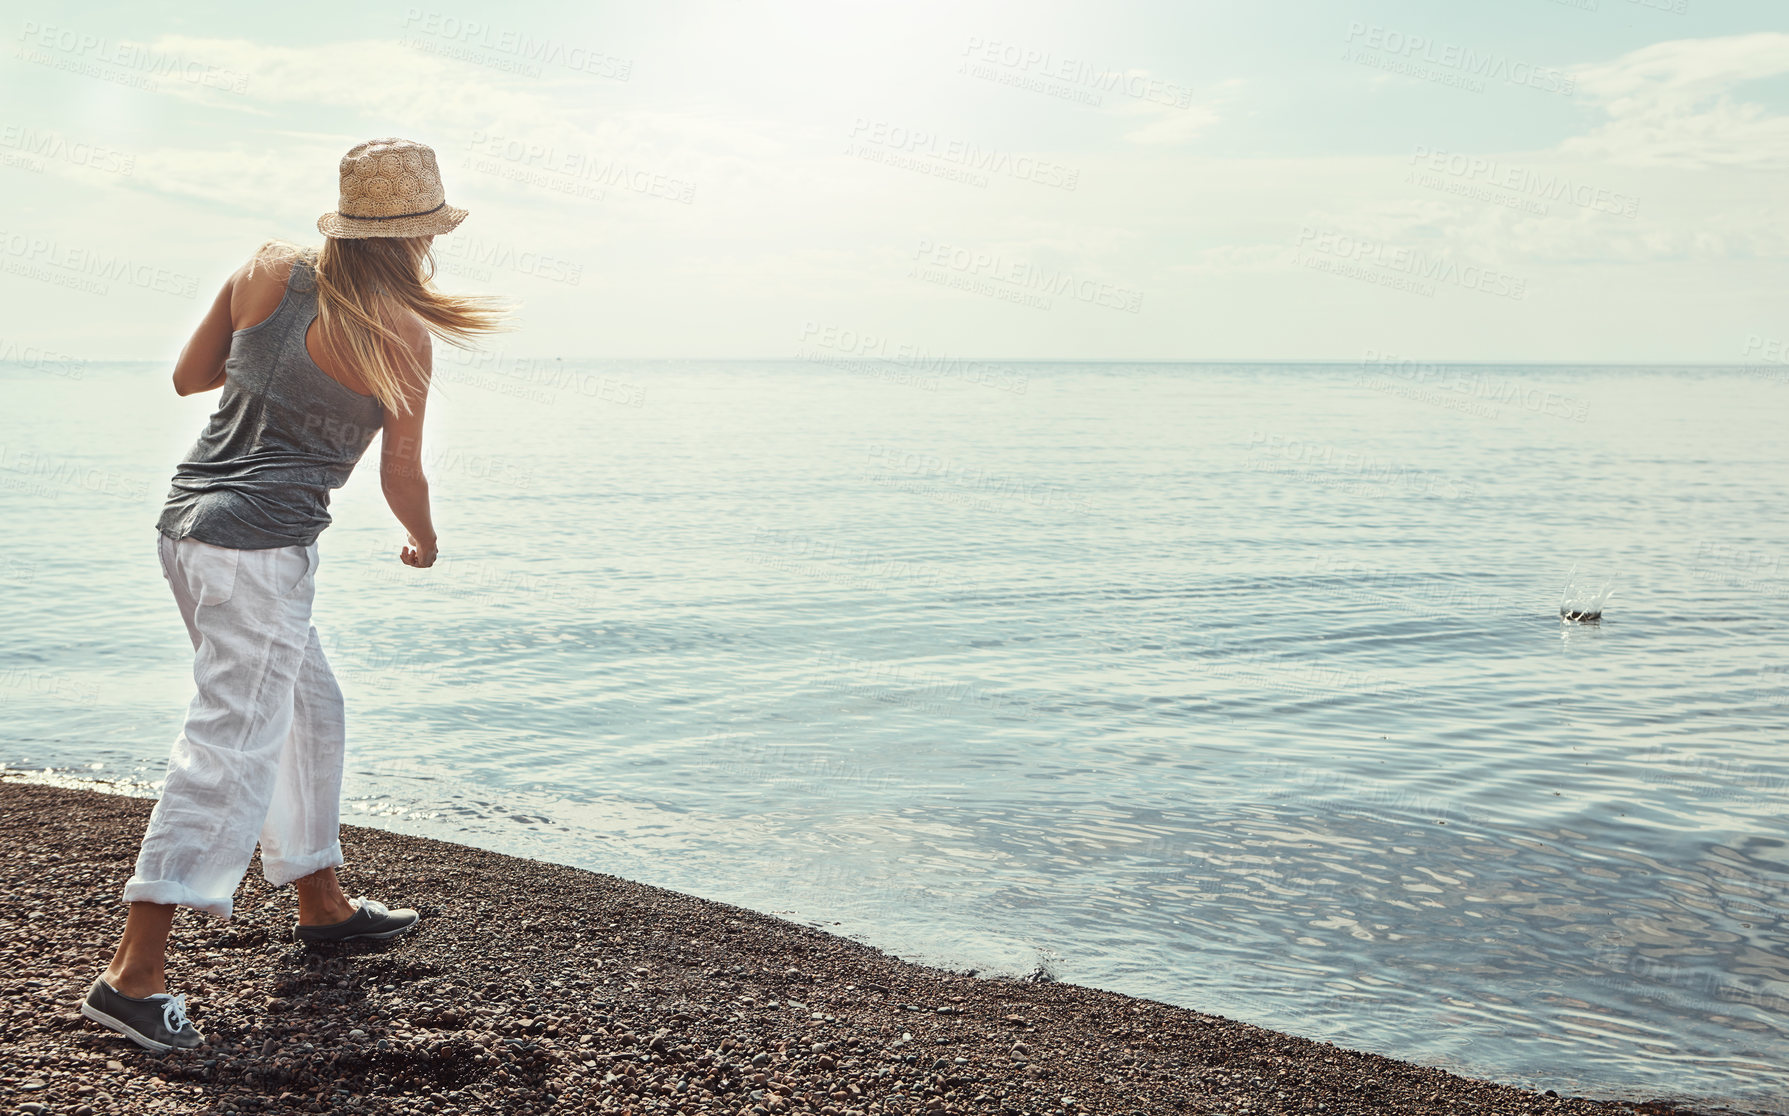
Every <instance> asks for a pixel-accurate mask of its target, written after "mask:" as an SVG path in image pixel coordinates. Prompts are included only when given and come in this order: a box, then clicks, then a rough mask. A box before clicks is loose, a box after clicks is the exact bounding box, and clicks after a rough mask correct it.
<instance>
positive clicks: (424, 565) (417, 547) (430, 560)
mask: <svg viewBox="0 0 1789 1116" xmlns="http://www.w3.org/2000/svg"><path fill="white" fill-rule="evenodd" d="M405 537H406V538H408V539H409V540H410V545H409V546H406V547H404V548H403V549H402V550H400V551H398V558H399V560H401V561H402V562H403V563H404V565H406V566H415V567H416V568H417V569H419V570H426V569H428V568H429V567H430V566H432V565H434V564H435V540H434V539H433V538H431V539H429V541H428V544H427V545H426V546H425V545H423V544H422V543H419V542H417V541H416V536H415V535H411V534H408V533H406V536H405Z"/></svg>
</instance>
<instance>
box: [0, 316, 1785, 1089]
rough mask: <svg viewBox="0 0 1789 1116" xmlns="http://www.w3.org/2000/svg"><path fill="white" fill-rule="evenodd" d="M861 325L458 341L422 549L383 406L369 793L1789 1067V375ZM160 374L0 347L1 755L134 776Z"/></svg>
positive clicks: (912, 949)
mask: <svg viewBox="0 0 1789 1116" xmlns="http://www.w3.org/2000/svg"><path fill="white" fill-rule="evenodd" d="M860 352H861V347H860V346H857V347H854V346H852V345H850V344H847V343H845V342H844V341H842V340H840V339H838V338H831V339H828V338H824V337H822V338H818V339H816V343H815V344H813V345H811V346H808V347H805V348H803V349H802V350H800V351H798V353H797V354H796V355H795V356H793V357H790V358H788V359H783V360H770V361H673V360H658V361H648V360H634V361H627V360H612V361H590V360H574V359H571V358H563V359H560V358H538V357H530V358H522V357H509V356H505V355H504V354H502V353H490V352H485V353H467V352H461V351H459V350H453V349H445V350H441V351H438V353H437V358H436V359H437V364H436V377H435V379H436V387H435V391H434V395H433V397H432V398H431V401H430V403H429V405H428V418H427V427H426V430H427V433H426V437H425V448H424V454H423V460H424V464H425V468H426V469H427V471H428V474H429V477H430V486H431V494H432V500H433V515H434V520H435V524H436V529H437V531H438V533H439V537H440V558H439V561H438V562H437V563H436V565H435V566H434V567H433V568H431V569H427V570H419V569H414V568H411V567H410V566H407V565H405V564H404V563H402V562H401V561H400V560H399V559H398V551H399V548H400V547H401V546H402V545H403V544H404V541H405V536H404V532H403V530H402V529H401V528H400V527H399V526H398V524H397V522H396V520H395V519H394V517H393V516H392V515H391V513H390V512H389V510H388V509H387V508H386V506H385V504H384V501H383V498H382V495H381V492H380V487H379V483H378V478H377V476H376V473H377V471H378V447H377V444H376V443H375V445H374V447H373V448H372V449H371V450H370V451H369V453H368V455H367V457H366V458H365V459H363V460H362V462H361V464H360V466H359V467H358V468H357V469H356V471H355V474H354V476H353V477H352V478H351V480H350V481H349V482H348V484H347V485H346V486H345V487H343V488H342V489H340V490H339V491H337V493H336V494H335V497H334V500H333V503H332V505H331V513H332V515H333V517H334V521H333V523H332V524H331V526H330V527H329V528H328V529H327V530H326V531H325V532H324V534H323V536H322V538H321V541H320V548H319V549H320V553H321V561H320V565H319V568H318V571H317V594H316V604H315V613H314V619H315V623H316V625H317V629H318V632H319V635H320V637H321V639H322V642H323V646H324V648H325V650H326V653H327V655H328V657H329V659H330V661H331V664H332V666H333V669H334V671H335V673H336V676H337V678H338V679H339V681H340V683H341V686H342V689H343V691H344V694H345V700H346V704H347V716H348V726H349V727H348V734H349V735H348V745H347V772H346V777H345V786H344V792H343V804H342V806H343V820H344V821H345V822H347V823H349V824H354V825H362V826H373V827H377V828H380V829H385V830H391V831H395V832H401V833H409V834H417V835H424V836H430V837H438V838H444V839H448V840H453V841H458V842H462V843H465V844H469V845H474V846H478V847H481V848H487V849H493V850H498V851H502V852H506V853H512V854H516V855H520V856H527V857H533V858H537V859H540V860H545V861H551V862H555V863H561V864H570V865H576V866H579V867H584V868H588V869H592V870H596V871H600V872H606V873H612V874H614V875H618V876H623V877H626V878H629V879H633V880H639V881H642V882H646V883H651V884H655V885H658V886H661V887H665V888H670V889H673V890H676V891H680V892H687V893H690V894H694V895H699V896H704V897H707V898H711V899H716V900H721V901H724V902H728V903H732V904H737V905H740V906H743V907H748V908H751V909H755V910H759V911H764V912H768V913H771V914H774V915H777V916H778V917H781V918H784V919H787V920H790V921H792V922H796V923H799V924H803V925H809V926H814V927H819V928H822V929H825V930H827V931H829V932H831V933H835V934H839V935H842V936H845V937H848V938H851V939H853V940H857V941H861V942H865V943H868V944H871V945H874V946H876V947H878V948H880V949H883V950H885V951H887V952H889V953H891V954H893V955H896V956H899V957H902V958H906V959H909V960H913V961H918V962H922V963H924V964H928V965H935V966H939V967H944V968H949V969H953V970H957V971H969V970H973V971H975V972H976V973H977V974H978V975H983V976H996V975H1007V976H1014V977H1029V978H1032V979H1053V980H1058V981H1067V982H1072V983H1075V984H1080V985H1088V986H1092V987H1097V988H1102V989H1110V990H1114V991H1118V992H1123V993H1128V994H1130V995H1134V996H1140V997H1146V998H1149V999H1152V1000H1158V1001H1162V1002H1166V1003H1170V1004H1176V1005H1181V1006H1184V1007H1187V1008H1192V1009H1196V1010H1198V1011H1202V1012H1208V1013H1212V1014H1216V1015H1222V1016H1227V1017H1229V1018H1232V1019H1237V1020H1243V1021H1246V1022H1249V1023H1254V1024H1258V1025H1261V1026H1264V1027H1270V1028H1273V1029H1276V1030H1280V1031H1285V1032H1290V1033H1292V1034H1296V1035H1302V1036H1306V1037H1309V1038H1313V1039H1319V1040H1325V1041H1329V1042H1333V1043H1336V1044H1338V1045H1340V1046H1344V1047H1348V1048H1351V1049H1357V1050H1367V1051H1373V1052H1377V1053H1382V1054H1385V1055H1388V1056H1392V1057H1396V1058H1400V1059H1405V1060H1409V1061H1413V1062H1417V1063H1422V1064H1427V1065H1434V1066H1439V1067H1443V1068H1446V1069H1448V1070H1451V1071H1454V1072H1456V1073H1461V1074H1465V1075H1468V1076H1473V1077H1484V1078H1490V1079H1492V1080H1496V1081H1500V1082H1506V1083H1510V1084H1518V1085H1524V1086H1528V1087H1532V1088H1535V1089H1553V1090H1555V1091H1557V1092H1559V1093H1561V1094H1565V1095H1584V1096H1593V1097H1622V1098H1629V1099H1634V1098H1655V1097H1658V1098H1670V1099H1674V1100H1677V1101H1679V1102H1680V1103H1686V1104H1687V1103H1694V1104H1699V1105H1704V1106H1710V1107H1712V1106H1729V1107H1731V1108H1733V1109H1735V1110H1737V1111H1744V1112H1752V1113H1772V1114H1781V1113H1789V753H1786V750H1785V742H1786V741H1789V515H1786V514H1785V511H1784V509H1785V507H1786V506H1789V500H1786V498H1785V497H1786V492H1785V488H1786V482H1789V438H1785V436H1784V429H1785V419H1786V418H1789V365H1755V366H1736V367H1720V368H1717V367H1687V366H1634V367H1629V366H1600V365H1572V366H1540V365H1521V366H1515V365H1486V364H1437V363H1425V362H1419V361H1411V360H1402V359H1395V358H1391V357H1384V358H1374V359H1367V360H1363V361H1360V362H1356V363H1349V364H1272V363H1263V364H1205V363H1122V362H1120V363H1074V362H1048V363H1045V362H1007V361H998V360H966V359H956V358H951V359H945V358H938V359H930V358H922V357H919V356H911V355H903V356H900V357H893V356H869V357H865V356H861V355H858V354H859V353H860ZM170 372H171V367H170V365H169V364H168V363H167V362H130V363H104V362H93V361H80V360H75V359H72V358H57V359H50V358H47V357H46V358H43V359H38V360H34V361H25V362H15V363H12V364H8V365H5V366H0V391H3V392H4V399H5V406H4V407H0V522H4V523H5V524H6V532H5V542H4V543H3V544H0V724H3V726H4V727H3V729H0V765H3V766H4V768H5V769H6V771H7V773H8V775H9V777H13V778H25V779H32V780H37V781H45V782H58V781H60V782H63V783H65V784H66V785H82V786H92V787H96V788H99V789H105V790H109V791H111V792H113V793H125V794H138V795H143V796H149V797H153V796H155V795H156V794H157V793H158V790H159V787H160V785H161V780H162V778H163V775H164V774H165V770H166V764H167V761H168V755H169V751H170V748H171V746H172V744H173V741H174V739H175V737H176V735H177V734H178V733H179V731H180V726H181V723H182V719H183V716H184V713H185V709H186V703H187V701H188V700H189V698H190V697H191V695H192V689H193V681H192V675H191V665H192V662H191V661H192V647H191V644H190V643H189V641H188V638H187V635H186V632H185V629H184V628H183V626H182V623H181V619H180V616H179V612H178V610H177V608H176V606H175V603H174V600H173V597H172V596H171V594H170V592H169V590H168V586H167V584H166V583H165V581H164V580H163V577H162V574H161V570H160V567H159V564H158V561H157V557H156V552H155V544H156V536H155V529H154V522H155V519H156V516H157V514H158V513H159V511H160V507H161V503H162V500H163V499H164V497H165V495H166V492H167V486H168V479H169V477H170V475H171V473H172V471H173V468H174V465H175V463H176V462H177V461H178V460H179V459H180V457H181V456H182V455H183V454H184V453H185V451H186V449H187V447H188V446H189V445H190V444H191V443H192V441H193V439H194V437H195V436H196V435H197V434H198V432H199V430H200V428H201V427H202V426H203V424H204V422H205V420H206V418H207V416H208V415H209V413H210V410H211V409H212V408H213V407H214V406H215V405H216V401H217V398H218V397H217V395H215V394H205V395H197V396H189V397H186V398H181V397H179V396H177V395H176V394H175V393H174V391H173V390H172V387H171V383H170V379H169V376H170ZM347 856H348V865H347V867H346V868H345V869H344V878H345V879H346V880H347V881H348V882H349V883H350V885H351V883H352V871H353V857H354V851H353V846H352V841H350V842H349V844H348V850H347ZM123 883H124V880H123V879H120V880H119V881H118V884H119V886H120V887H122V885H123ZM390 899H391V901H393V902H407V903H415V902H424V901H426V899H427V896H426V895H422V894H410V895H406V894H394V895H392V896H390Z"/></svg>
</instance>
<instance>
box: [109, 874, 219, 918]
mask: <svg viewBox="0 0 1789 1116" xmlns="http://www.w3.org/2000/svg"><path fill="white" fill-rule="evenodd" d="M123 898H124V901H125V902H126V903H173V904H176V905H178V906H182V907H191V908H192V909H193V910H195V911H204V912H205V913H206V914H208V915H215V916H216V917H218V918H224V919H227V918H229V917H230V916H231V914H233V913H234V911H235V896H232V895H225V896H222V897H219V896H215V895H200V894H199V893H198V892H196V891H194V890H193V889H192V888H190V887H188V886H186V885H185V884H183V883H180V882H178V881H176V880H131V881H130V882H129V883H127V884H125V885H124V895H123Z"/></svg>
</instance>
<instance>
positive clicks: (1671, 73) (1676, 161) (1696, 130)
mask: <svg viewBox="0 0 1789 1116" xmlns="http://www.w3.org/2000/svg"><path fill="white" fill-rule="evenodd" d="M1786 72H1789V34H1782V33H1779V32H1757V33H1755V34H1748V35H1729V36H1726V37H1722V38H1714V39H1678V40H1674V41H1672V42H1665V43H1655V44H1653V45H1652V46H1649V47H1643V48H1642V49H1640V50H1636V51H1632V52H1630V53H1628V54H1625V55H1622V56H1621V57H1620V58H1617V59H1616V60H1615V61H1613V62H1608V63H1604V64H1601V65H1594V66H1587V67H1583V68H1582V69H1580V71H1579V74H1578V88H1579V90H1580V91H1581V92H1582V93H1583V94H1584V95H1585V96H1587V97H1589V98H1591V99H1593V100H1595V101H1598V102H1600V104H1601V107H1602V109H1603V111H1604V112H1605V113H1607V115H1608V121H1607V122H1606V123H1604V124H1602V125H1601V126H1600V127H1597V128H1595V129H1593V130H1592V131H1591V132H1589V133H1588V134H1586V135H1583V136H1579V137H1576V138H1573V139H1571V140H1568V141H1566V142H1565V143H1563V144H1562V145H1561V151H1562V153H1563V154H1565V155H1566V156H1568V157H1574V158H1582V159H1588V160H1599V161H1604V162H1610V163H1622V164H1628V165H1634V166H1673V167H1686V168H1705V167H1747V168H1756V169H1781V168H1784V167H1789V116H1784V115H1782V114H1778V113H1772V112H1771V111H1770V110H1769V109H1767V108H1766V107H1765V106H1763V105H1760V104H1756V103H1753V102H1747V101H1742V100H1739V99H1737V98H1736V97H1735V95H1734V88H1735V87H1736V86H1738V85H1740V84H1742V83H1744V82H1748V81H1755V80H1758V79H1760V78H1769V77H1774V76H1776V75H1778V74H1782V73H1786Z"/></svg>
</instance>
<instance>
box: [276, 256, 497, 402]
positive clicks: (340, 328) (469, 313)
mask: <svg viewBox="0 0 1789 1116" xmlns="http://www.w3.org/2000/svg"><path fill="white" fill-rule="evenodd" d="M281 259H288V260H292V261H293V265H294V266H296V265H297V261H298V260H299V259H303V260H304V261H305V262H306V263H308V264H309V265H310V266H311V269H312V273H313V274H314V275H315V277H316V287H317V320H318V323H319V326H320V328H321V329H322V330H323V331H324V332H325V333H326V334H328V335H330V336H332V337H336V338H340V339H341V340H342V341H343V342H344V343H345V344H346V346H347V349H348V352H349V353H350V355H351V356H352V358H353V362H354V370H355V371H356V372H358V373H359V374H360V377H361V379H362V380H364V381H365V382H366V386H367V387H369V388H371V389H372V393H373V395H374V397H375V398H377V399H378V400H379V402H380V403H381V404H383V405H384V406H385V408H386V409H387V410H390V411H397V412H398V413H400V414H408V413H410V411H411V410H412V409H413V408H412V407H411V403H412V402H413V401H415V400H416V399H419V398H421V397H422V393H423V392H426V391H427V387H428V384H427V380H426V379H425V377H426V376H427V374H428V372H429V371H430V370H429V369H426V368H424V367H422V362H421V361H420V360H418V359H417V356H416V353H414V352H413V351H412V350H411V349H410V347H409V346H408V345H406V344H404V342H403V339H402V338H401V337H399V336H398V333H397V331H396V330H395V329H394V328H392V326H391V325H390V324H388V318H389V311H390V310H392V309H399V310H407V311H409V312H411V313H413V314H415V315H416V316H417V317H418V318H421V319H422V322H423V325H424V326H425V327H426V328H427V329H428V330H429V332H430V333H433V334H434V335H435V336H437V337H439V338H441V339H442V340H444V341H446V342H447V343H448V344H450V345H454V346H456V347H458V348H462V349H469V348H472V347H474V346H473V344H472V342H473V341H474V340H475V339H476V338H477V337H478V336H479V335H480V334H485V333H498V332H504V331H507V330H512V329H514V328H516V327H515V326H514V325H512V324H511V323H510V321H509V318H508V311H509V309H510V305H509V304H508V303H507V302H506V301H505V300H503V299H500V298H497V297H495V296H493V295H450V294H443V293H442V292H440V291H438V290H436V289H435V287H434V279H435V252H434V246H433V245H432V244H430V243H429V240H428V238H427V237H422V236H368V237H353V238H340V237H333V236H331V237H325V238H324V241H323V247H322V248H321V249H318V248H314V247H309V246H306V245H300V244H295V243H293V242H292V241H289V240H280V239H274V240H268V241H264V242H263V243H262V244H261V246H260V247H259V248H256V249H255V255H254V259H253V260H251V261H250V263H249V274H251V275H252V274H254V270H255V267H256V266H257V265H259V264H263V263H269V262H272V261H274V260H281ZM381 311H386V312H387V320H382V316H381V313H380V312H381Z"/></svg>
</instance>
